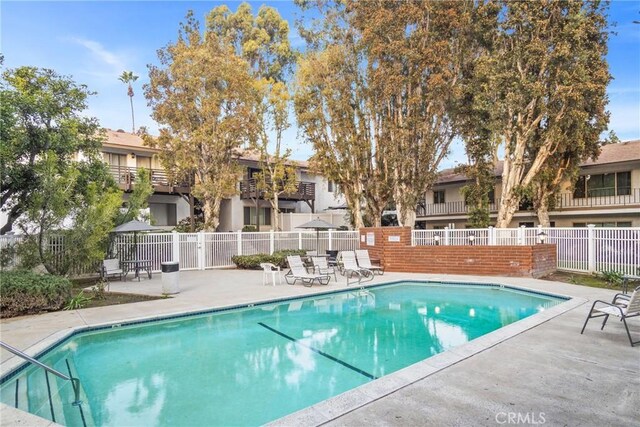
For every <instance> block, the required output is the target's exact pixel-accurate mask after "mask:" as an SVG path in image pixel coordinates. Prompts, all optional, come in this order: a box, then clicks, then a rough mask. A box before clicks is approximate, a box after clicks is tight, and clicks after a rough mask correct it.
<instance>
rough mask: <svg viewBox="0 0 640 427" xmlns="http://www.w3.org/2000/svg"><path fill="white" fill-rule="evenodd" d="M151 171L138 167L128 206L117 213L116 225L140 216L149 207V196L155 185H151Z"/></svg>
mask: <svg viewBox="0 0 640 427" xmlns="http://www.w3.org/2000/svg"><path fill="white" fill-rule="evenodd" d="M149 172H150V171H147V170H146V169H145V168H139V169H137V171H136V179H135V182H134V184H133V191H132V192H131V194H130V195H129V197H128V199H127V203H126V208H125V209H124V210H118V214H117V215H116V218H115V226H116V227H117V226H118V225H121V224H124V223H125V222H129V221H132V220H134V219H138V218H140V216H141V212H142V211H143V210H145V209H147V208H148V207H149V197H151V195H152V194H153V185H151V174H150V173H149ZM143 219H147V218H143Z"/></svg>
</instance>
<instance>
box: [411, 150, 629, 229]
mask: <svg viewBox="0 0 640 427" xmlns="http://www.w3.org/2000/svg"><path fill="white" fill-rule="evenodd" d="M501 175H502V162H499V163H498V164H497V165H496V168H495V179H496V183H495V187H494V188H493V190H492V191H491V192H490V194H489V200H490V215H491V219H492V220H493V221H495V219H496V216H497V213H498V209H499V208H500V205H499V203H500V195H501ZM467 183H468V179H467V178H466V177H465V176H464V175H462V174H458V173H456V172H455V170H453V169H447V170H443V171H442V172H440V174H439V178H438V180H437V182H436V184H435V185H434V186H433V189H432V191H429V192H427V194H426V196H425V201H424V203H423V204H421V205H420V206H419V207H418V209H417V221H416V227H417V228H427V229H434V228H444V227H446V226H449V227H455V228H465V227H468V206H467V205H466V203H465V200H464V197H463V195H462V193H461V191H460V190H461V189H462V187H463V186H464V185H466V184H467ZM549 217H550V221H551V225H552V226H555V227H583V226H585V225H586V224H595V225H596V226H602V227H629V226H633V227H640V140H635V141H627V142H621V143H618V144H610V145H606V146H604V147H602V152H601V153H600V156H599V157H598V158H597V159H596V160H588V161H586V162H584V163H583V164H582V165H580V174H579V177H578V179H577V182H569V181H567V182H565V183H563V184H562V188H561V190H560V192H559V194H558V195H557V198H556V203H555V207H554V209H553V210H552V211H551V212H550V215H549ZM523 225H524V226H527V227H533V226H537V225H538V219H537V217H536V214H535V211H533V209H532V207H531V204H530V203H527V202H524V203H522V204H521V206H520V209H519V210H518V211H517V212H516V213H515V215H514V217H513V220H512V222H511V224H510V227H519V226H523Z"/></svg>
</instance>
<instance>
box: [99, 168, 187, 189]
mask: <svg viewBox="0 0 640 427" xmlns="http://www.w3.org/2000/svg"><path fill="white" fill-rule="evenodd" d="M141 170H142V169H141V168H132V167H126V166H109V171H110V172H111V176H113V179H115V181H116V183H117V184H118V186H119V187H120V189H121V190H124V191H131V190H132V189H133V186H134V184H135V180H136V175H137V174H138V173H140V172H141ZM144 170H145V171H146V172H147V173H148V174H150V175H151V176H150V178H151V185H152V186H153V191H154V192H156V193H183V194H186V193H190V192H191V185H190V184H189V183H187V182H182V183H179V182H171V181H170V180H169V177H168V176H167V173H166V172H165V171H164V170H162V169H146V168H145V169H144Z"/></svg>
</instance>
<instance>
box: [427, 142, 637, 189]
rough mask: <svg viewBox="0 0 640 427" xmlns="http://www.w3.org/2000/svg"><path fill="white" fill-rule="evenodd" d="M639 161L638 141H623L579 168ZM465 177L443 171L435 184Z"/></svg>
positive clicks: (497, 169) (498, 165)
mask: <svg viewBox="0 0 640 427" xmlns="http://www.w3.org/2000/svg"><path fill="white" fill-rule="evenodd" d="M636 160H640V139H637V140H633V141H624V142H619V143H617V144H609V145H605V146H603V147H602V149H601V151H600V155H599V156H598V158H597V159H596V160H591V159H589V160H587V161H586V162H584V163H582V164H581V165H580V166H581V167H587V166H595V165H606V164H610V163H619V162H628V161H636ZM503 165H504V164H503V161H502V160H499V161H498V162H497V163H496V165H495V168H494V174H495V176H496V177H499V176H502V168H503ZM466 180H467V177H466V176H465V175H464V174H462V173H456V172H455V169H454V168H451V169H443V170H442V171H440V173H438V180H437V181H436V184H447V183H451V182H460V181H466Z"/></svg>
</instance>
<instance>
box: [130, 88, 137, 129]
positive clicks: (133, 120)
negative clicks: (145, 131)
mask: <svg viewBox="0 0 640 427" xmlns="http://www.w3.org/2000/svg"><path fill="white" fill-rule="evenodd" d="M129 89H131V86H129ZM129 102H130V103H131V133H136V121H135V118H134V117H133V96H130V97H129Z"/></svg>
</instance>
